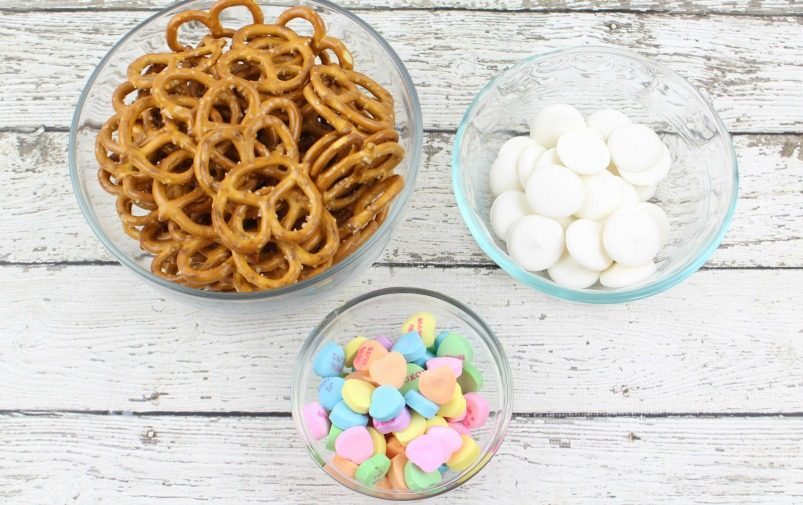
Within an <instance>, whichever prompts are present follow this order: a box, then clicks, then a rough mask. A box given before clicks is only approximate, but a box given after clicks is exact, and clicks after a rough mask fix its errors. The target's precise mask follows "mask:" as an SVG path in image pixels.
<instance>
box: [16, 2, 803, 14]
mask: <svg viewBox="0 0 803 505" xmlns="http://www.w3.org/2000/svg"><path fill="white" fill-rule="evenodd" d="M172 3H174V1H173V0H66V1H64V0H62V1H60V2H59V3H58V4H57V5H56V4H52V3H43V2H41V1H36V0H5V2H3V5H2V7H0V8H2V9H9V10H18V11H26V10H53V9H87V10H104V9H159V8H163V7H167V6H168V5H171V4H172ZM339 4H340V5H342V6H343V7H346V8H349V9H355V10H358V11H359V10H365V9H371V8H395V9H398V8H403V9H444V8H446V9H477V10H526V11H560V10H592V9H593V10H601V11H607V10H632V11H650V12H655V11H659V12H675V13H699V14H707V13H730V14H763V15H767V14H778V15H789V14H801V13H803V6H801V5H800V3H799V2H795V1H794V0H726V1H722V0H702V1H700V0H698V1H695V2H689V1H684V0H668V1H664V0H613V1H605V0H593V1H591V0H550V1H548V2H547V1H535V0H440V1H435V0H370V2H360V1H359V0H346V1H344V2H340V3H339Z"/></svg>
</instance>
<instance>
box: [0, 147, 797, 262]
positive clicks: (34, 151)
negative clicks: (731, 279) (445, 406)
mask: <svg viewBox="0 0 803 505" xmlns="http://www.w3.org/2000/svg"><path fill="white" fill-rule="evenodd" d="M735 141H736V150H737V152H738V153H739V162H740V167H741V174H742V175H741V202H740V203H739V205H738V207H737V213H736V218H735V220H734V222H733V226H732V227H731V230H730V231H729V232H728V235H727V236H726V237H725V242H724V243H723V245H722V247H721V248H720V250H719V251H717V253H716V254H715V256H714V258H713V259H712V260H711V262H710V263H709V265H710V266H714V267H744V266H763V267H780V266H783V267H789V266H792V267H801V266H803V254H801V252H800V251H801V250H803V249H802V248H803V209H802V208H801V206H800V205H799V204H798V203H799V201H800V191H801V188H803V150H801V137H800V136H777V135H769V136H753V135H750V136H737V137H735ZM452 142H453V136H452V135H451V134H446V133H431V134H427V136H426V143H425V146H424V154H425V157H424V162H423V163H424V164H423V167H422V170H421V172H420V176H419V180H418V182H417V188H416V193H415V194H414V195H413V199H412V204H411V208H410V210H409V212H408V214H407V216H408V219H407V221H406V222H405V223H404V224H403V225H402V226H401V227H400V229H399V230H398V231H397V232H396V233H395V234H394V237H393V239H392V241H391V243H390V245H389V246H388V248H387V249H386V250H385V253H384V255H383V256H382V257H381V259H380V261H381V262H385V263H388V262H392V263H434V264H453V263H455V262H457V263H470V264H490V260H489V259H488V258H487V256H485V254H484V253H483V252H482V251H481V250H480V248H479V247H478V246H477V245H476V243H475V242H474V239H473V238H472V237H471V235H470V234H469V232H468V230H467V228H466V226H465V225H464V224H463V221H462V218H461V217H460V213H459V211H458V209H457V207H456V204H455V202H454V196H453V193H452V183H451V176H450V170H451V168H450V156H451V146H452ZM66 151H67V134H66V133H38V134H37V133H33V134H23V133H0V166H3V167H5V169H4V170H2V171H0V187H3V188H6V195H5V198H2V199H0V214H2V215H3V216H5V217H4V222H3V223H4V229H6V230H7V233H6V239H5V240H3V241H0V261H3V262H16V263H41V262H60V261H70V262H76V261H96V260H110V259H111V257H110V256H109V255H108V253H106V251H105V249H103V247H102V246H101V244H100V242H99V241H98V240H97V239H96V238H95V236H94V235H93V234H92V232H91V231H90V230H89V228H88V227H87V226H86V224H84V219H83V216H81V214H80V211H79V210H78V206H77V204H76V202H75V197H74V196H73V195H72V188H71V186H70V183H69V175H68V173H67V168H66V167H67V159H66V157H67V155H66ZM54 223H58V226H54ZM421 230H427V234H428V236H430V237H437V240H431V241H430V240H425V241H421V240H420V239H419V235H420V233H421ZM757 250H760V251H761V254H756V252H757Z"/></svg>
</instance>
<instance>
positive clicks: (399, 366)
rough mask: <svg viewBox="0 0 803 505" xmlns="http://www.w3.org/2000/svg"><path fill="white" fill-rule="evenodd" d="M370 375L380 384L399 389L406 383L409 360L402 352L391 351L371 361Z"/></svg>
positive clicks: (369, 366)
mask: <svg viewBox="0 0 803 505" xmlns="http://www.w3.org/2000/svg"><path fill="white" fill-rule="evenodd" d="M368 375H370V376H371V379H373V381H374V382H376V383H377V384H379V385H380V386H385V385H388V386H393V387H394V388H396V389H399V388H400V387H402V386H403V385H404V378H405V377H406V376H407V360H406V359H404V355H403V354H402V353H400V352H395V351H394V352H390V353H388V354H386V355H384V356H382V357H381V358H378V359H375V360H373V361H371V363H369V365H368Z"/></svg>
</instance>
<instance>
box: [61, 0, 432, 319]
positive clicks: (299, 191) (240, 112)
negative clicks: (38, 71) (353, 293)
mask: <svg viewBox="0 0 803 505" xmlns="http://www.w3.org/2000/svg"><path fill="white" fill-rule="evenodd" d="M422 135H423V128H422V120H421V108H420V104H419V101H418V97H417V94H416V91H415V87H414V85H413V82H412V80H411V78H410V76H409V74H408V72H407V70H406V69H405V67H404V65H403V63H402V62H401V60H400V58H399V57H398V56H397V55H396V53H395V52H394V51H393V49H392V48H391V47H390V45H389V44H388V43H387V42H386V41H385V40H384V39H383V38H382V37H381V36H380V35H379V34H378V33H377V32H376V31H375V30H373V29H372V28H371V27H370V26H369V25H368V24H366V23H365V22H364V21H362V20H361V19H359V18H358V17H356V16H355V15H353V14H351V13H350V12H348V11H346V10H344V9H342V8H340V7H337V6H336V5H334V4H331V3H329V2H327V1H325V0H315V1H313V0H304V1H303V5H298V4H296V3H295V2H292V1H282V0H279V1H275V2H270V3H269V4H267V3H265V4H262V3H261V2H257V1H255V0H217V1H214V0H190V1H185V2H181V3H179V4H176V5H174V6H172V7H169V8H167V9H165V10H163V11H162V12H159V13H158V14H156V15H154V16H153V17H151V18H150V19H148V20H146V21H145V22H143V23H142V24H140V25H139V26H138V27H136V28H135V29H134V30H132V31H131V32H130V33H128V34H127V35H126V36H125V37H123V39H122V40H120V42H118V43H117V45H116V46H114V48H112V49H111V51H110V52H109V53H108V54H107V55H106V57H105V58H104V59H103V60H102V61H101V62H100V64H99V65H98V67H97V69H96V70H95V72H94V73H93V74H92V76H91V77H90V78H89V81H88V83H87V85H86V87H85V89H84V92H83V94H82V96H81V98H80V100H79V103H78V106H77V109H76V112H75V116H74V118H73V124H72V128H71V135H70V152H69V161H70V173H71V179H72V183H73V188H74V191H75V194H76V196H77V199H78V203H79V205H80V207H81V210H82V211H83V213H84V215H85V217H86V219H87V221H88V223H89V225H90V227H91V228H92V230H93V231H94V232H95V234H96V235H97V236H98V238H99V239H100V240H101V242H102V243H103V244H104V245H105V246H106V248H107V249H108V250H109V251H110V252H111V253H112V255H114V256H115V257H116V258H117V259H118V260H119V261H120V262H121V263H122V264H124V265H126V266H127V267H129V268H130V269H131V270H133V271H134V272H135V273H137V274H138V275H140V276H141V277H144V278H145V279H147V280H148V281H149V283H150V284H152V285H154V286H156V287H157V288H162V289H163V290H167V291H169V292H171V293H174V294H177V295H179V296H181V297H183V298H185V299H190V300H196V301H213V302H219V301H221V300H232V301H239V302H249V301H251V302H254V301H263V300H271V301H272V302H276V303H279V304H285V305H287V304H295V303H297V302H300V301H303V300H309V299H311V298H313V297H317V296H319V295H320V294H322V293H325V292H327V291H329V290H331V289H332V288H335V287H337V286H339V285H341V284H343V283H344V282H346V281H347V279H348V278H350V277H351V276H352V275H354V274H356V273H357V272H359V271H361V270H363V269H364V268H365V267H368V266H370V265H371V264H372V263H373V261H375V260H376V258H377V257H378V256H379V254H381V252H382V250H383V249H384V247H385V245H386V244H387V242H388V240H389V238H390V235H391V233H392V231H393V229H394V228H395V227H396V226H397V225H398V224H399V223H400V222H401V220H402V214H403V209H404V208H405V206H406V204H407V202H408V200H409V197H410V194H411V192H412V189H413V187H414V185H415V179H416V174H417V172H418V166H419V163H420V152H421V143H422Z"/></svg>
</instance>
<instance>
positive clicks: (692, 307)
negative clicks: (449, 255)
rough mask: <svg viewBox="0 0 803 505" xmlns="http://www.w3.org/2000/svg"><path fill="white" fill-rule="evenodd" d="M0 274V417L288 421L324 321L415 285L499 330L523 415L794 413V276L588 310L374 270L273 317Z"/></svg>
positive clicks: (508, 286) (517, 289)
mask: <svg viewBox="0 0 803 505" xmlns="http://www.w3.org/2000/svg"><path fill="white" fill-rule="evenodd" d="M0 275H1V276H2V282H0V300H4V303H2V304H0V335H3V340H4V344H3V346H0V364H2V365H1V366H0V384H3V390H2V404H0V408H3V409H23V410H24V409H103V410H106V409H109V410H120V411H152V410H160V411H161V410H167V411H216V412H217V411H232V410H234V411H254V412H276V411H279V412H287V411H289V409H290V406H289V394H290V375H291V369H292V366H291V364H292V363H293V361H294V360H295V357H296V354H297V353H298V351H299V349H300V347H301V344H302V342H303V340H304V339H305V338H306V335H307V334H308V332H309V331H310V330H311V329H312V328H313V327H314V326H315V325H316V324H317V323H318V322H319V321H320V320H321V319H322V318H323V316H324V315H326V314H327V313H328V312H329V311H331V310H333V309H335V308H336V307H338V306H340V305H341V304H342V303H343V302H344V301H345V300H348V299H350V298H352V297H354V296H357V295H360V294H364V293H366V292H368V291H370V290H373V289H378V288H383V287H388V286H419V287H425V288H428V289H432V290H435V291H440V292H443V293H445V294H447V295H450V296H453V297H455V298H457V299H458V300H463V301H465V302H466V303H467V304H468V305H469V306H470V307H472V308H473V309H475V310H476V311H477V313H478V314H480V316H481V317H483V318H484V319H485V321H486V322H487V323H488V324H489V325H490V326H491V328H493V329H494V331H495V332H496V333H497V335H498V337H499V338H500V339H501V341H502V342H503V343H504V346H505V349H506V351H507V353H508V355H509V358H510V364H511V367H512V371H513V377H514V389H515V395H516V403H515V409H516V411H517V412H542V413H543V412H564V413H565V412H584V413H585V412H608V413H612V412H613V413H661V412H667V411H669V412H684V413H693V412H709V413H710V412H765V413H766V412H769V413H790V412H803V393H802V392H803V375H801V373H800V371H801V369H803V339H801V338H800V335H801V334H802V333H803V312H801V311H800V310H799V307H800V300H801V299H802V298H803V270H774V271H755V270H709V271H703V272H699V273H697V274H696V275H694V276H693V277H691V278H690V279H689V280H688V281H686V282H685V283H683V284H681V285H679V286H677V287H675V288H673V289H671V290H669V291H668V292H666V293H663V294H661V295H659V296H655V297H653V298H649V299H647V300H643V301H640V302H636V303H631V304H623V305H616V306H588V305H580V304H571V303H567V302H563V301H557V300H553V299H550V298H547V297H546V296H545V295H542V294H540V293H538V292H535V291H532V290H531V289H529V288H527V287H525V286H523V285H521V284H518V283H516V282H514V281H513V280H512V279H510V278H509V277H508V276H507V275H506V274H504V273H503V272H501V271H499V270H487V269H473V268H425V269H420V268H373V269H370V270H369V271H367V272H365V273H364V274H363V275H361V276H360V277H358V278H357V279H356V281H355V282H352V283H350V284H349V285H348V286H345V287H343V288H342V289H341V290H340V291H339V292H338V293H336V294H334V295H333V296H331V297H330V298H328V299H325V300H323V301H321V303H319V304H317V305H315V306H313V307H310V308H309V309H307V310H303V311H294V312H292V313H288V314H286V315H284V316H283V317H281V318H275V317H266V316H265V313H263V312H259V313H256V314H239V315H238V314H234V313H232V312H226V311H224V310H223V309H225V307H222V308H221V310H209V309H197V308H190V307H186V306H183V305H181V304H179V303H177V302H176V301H174V300H172V299H164V298H163V297H161V296H160V295H158V294H156V293H155V292H152V291H151V289H150V288H149V287H148V286H146V285H145V284H144V283H143V281H141V280H140V279H139V278H137V277H135V276H134V275H133V274H131V273H128V272H126V271H125V270H124V269H123V268H122V267H111V266H49V267H44V266H40V267H28V268H23V267H3V268H0ZM406 316H407V314H399V318H400V321H401V320H403V319H404V317H406ZM346 337H347V336H343V338H344V339H345V338H346Z"/></svg>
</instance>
